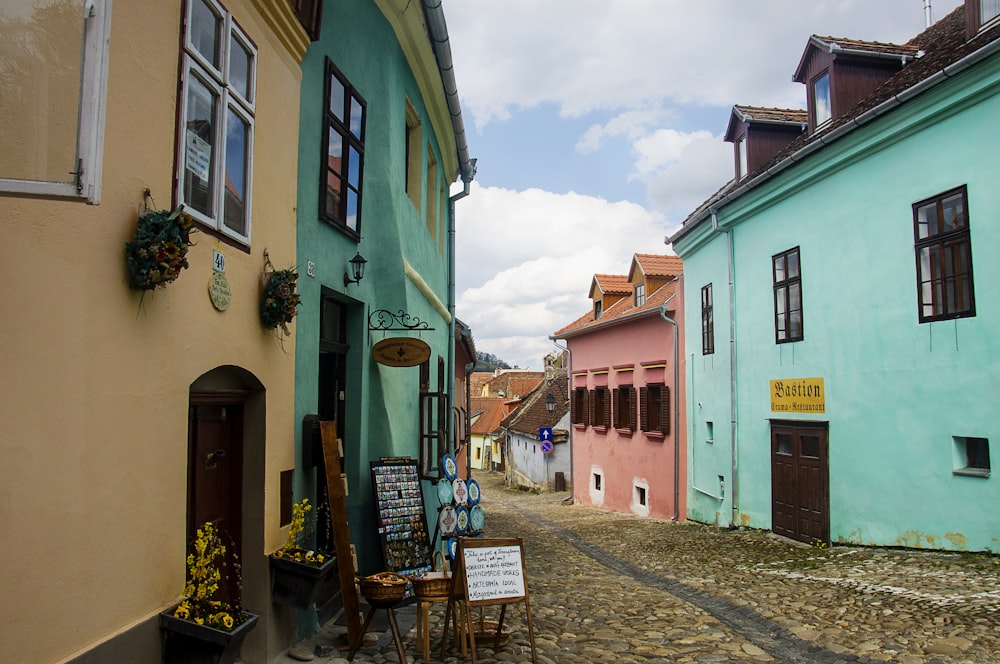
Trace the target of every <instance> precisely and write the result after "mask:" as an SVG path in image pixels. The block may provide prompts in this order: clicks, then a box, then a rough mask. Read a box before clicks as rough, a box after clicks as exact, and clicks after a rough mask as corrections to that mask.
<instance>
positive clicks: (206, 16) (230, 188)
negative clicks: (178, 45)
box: [176, 0, 257, 244]
mask: <svg viewBox="0 0 1000 664" xmlns="http://www.w3.org/2000/svg"><path fill="white" fill-rule="evenodd" d="M184 25H185V33H184V53H183V55H182V56H181V57H182V72H181V94H180V105H181V110H180V117H181V122H180V123H179V126H178V136H177V150H178V154H179V158H178V160H177V192H176V195H177V201H178V202H179V203H182V204H183V205H184V206H185V209H186V212H188V213H189V214H190V215H191V216H192V217H194V218H195V219H197V220H198V221H199V222H201V223H202V224H204V225H206V226H208V227H210V228H214V229H215V230H217V231H219V232H220V233H222V234H223V235H226V236H228V237H230V238H233V239H234V240H237V241H238V242H241V243H243V244H249V243H250V202H251V192H252V189H253V134H254V110H255V109H254V104H255V102H256V89H257V49H256V47H255V46H254V44H253V42H251V41H250V38H249V37H247V36H246V34H245V33H244V32H243V31H242V30H241V29H240V28H239V26H238V25H236V22H235V21H234V20H233V17H232V15H231V14H230V13H229V12H227V11H226V10H225V9H224V8H223V7H222V6H221V5H219V4H218V3H217V2H215V0H192V1H191V2H190V3H189V4H188V8H187V16H186V17H185V22H184Z"/></svg>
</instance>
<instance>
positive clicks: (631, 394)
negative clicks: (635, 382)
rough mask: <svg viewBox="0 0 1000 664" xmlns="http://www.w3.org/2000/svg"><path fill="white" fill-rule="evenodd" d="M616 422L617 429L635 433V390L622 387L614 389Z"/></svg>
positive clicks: (627, 386)
mask: <svg viewBox="0 0 1000 664" xmlns="http://www.w3.org/2000/svg"><path fill="white" fill-rule="evenodd" d="M614 402H615V405H614V408H613V415H614V422H615V428H616V429H622V430H627V431H635V424H636V421H635V388H634V387H632V386H631V385H622V386H620V387H616V388H615V389H614Z"/></svg>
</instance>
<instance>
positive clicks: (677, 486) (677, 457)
mask: <svg viewBox="0 0 1000 664" xmlns="http://www.w3.org/2000/svg"><path fill="white" fill-rule="evenodd" d="M674 281H675V282H676V281H677V278H676V277H675V278H674ZM667 311H668V309H667V305H666V304H663V305H660V318H662V319H663V320H665V321H667V322H668V323H670V324H671V325H673V326H674V344H673V345H674V399H673V401H674V426H673V429H674V516H673V520H674V521H677V520H678V519H679V517H680V505H679V503H680V499H681V466H680V463H681V444H680V429H679V427H680V406H679V405H678V402H679V401H680V399H679V398H678V388H677V386H678V385H679V384H680V383H679V378H678V368H677V364H678V360H679V358H678V346H679V344H678V339H677V321H675V320H674V319H673V318H670V317H669V316H667Z"/></svg>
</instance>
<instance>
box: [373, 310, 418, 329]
mask: <svg viewBox="0 0 1000 664" xmlns="http://www.w3.org/2000/svg"><path fill="white" fill-rule="evenodd" d="M368 330H369V331H371V330H386V331H391V332H407V331H411V330H418V331H421V330H427V331H431V332H433V331H434V328H433V327H428V326H427V323H425V322H424V321H422V320H420V319H419V318H417V317H416V316H411V315H410V314H408V313H406V312H405V311H403V310H402V309H400V310H399V313H395V314H394V313H392V312H391V311H389V310H388V309H376V310H375V311H373V312H371V314H369V315H368Z"/></svg>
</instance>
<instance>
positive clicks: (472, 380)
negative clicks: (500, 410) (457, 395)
mask: <svg viewBox="0 0 1000 664" xmlns="http://www.w3.org/2000/svg"><path fill="white" fill-rule="evenodd" d="M491 380H493V372H491V371H474V372H473V373H472V375H471V376H469V394H470V395H471V396H473V397H481V396H483V386H484V385H486V384H488V383H489V382H490V381H491Z"/></svg>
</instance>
